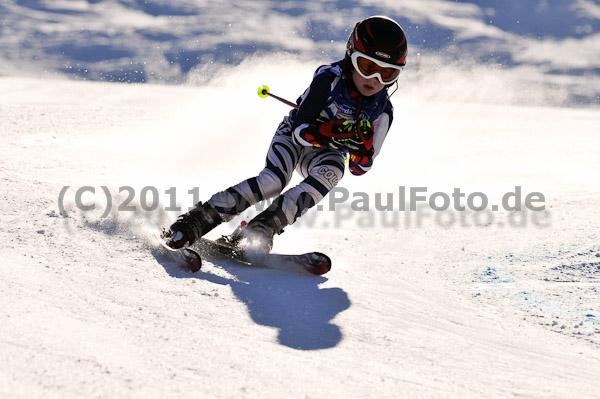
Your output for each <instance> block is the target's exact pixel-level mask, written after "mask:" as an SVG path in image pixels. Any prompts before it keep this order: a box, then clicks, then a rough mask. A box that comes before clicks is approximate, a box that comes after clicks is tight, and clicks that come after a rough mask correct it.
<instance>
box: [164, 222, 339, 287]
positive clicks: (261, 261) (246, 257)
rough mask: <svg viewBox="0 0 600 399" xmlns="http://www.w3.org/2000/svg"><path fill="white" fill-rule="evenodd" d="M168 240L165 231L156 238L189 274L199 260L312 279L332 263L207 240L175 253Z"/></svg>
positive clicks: (315, 255)
mask: <svg viewBox="0 0 600 399" xmlns="http://www.w3.org/2000/svg"><path fill="white" fill-rule="evenodd" d="M169 237H170V232H169V231H168V230H166V229H164V228H163V229H161V231H160V233H158V234H157V238H158V241H159V243H160V244H161V246H162V247H163V248H165V249H166V250H167V252H168V253H169V255H170V256H171V258H172V259H173V261H174V262H176V263H178V264H179V265H181V266H183V267H185V268H186V269H188V270H189V271H191V272H192V273H195V272H197V271H199V270H200V268H201V267H202V258H208V259H211V258H212V259H217V258H220V259H228V260H232V261H235V262H237V263H240V264H244V265H247V266H253V267H263V268H269V269H276V270H286V271H294V272H308V273H311V274H315V275H323V274H325V273H327V272H328V271H329V270H331V259H330V258H329V256H327V255H325V254H323V253H321V252H308V253H305V254H298V255H289V254H274V253H265V252H260V251H252V250H245V249H243V248H239V247H236V246H233V245H230V244H228V243H226V242H220V241H213V240H209V239H207V238H200V239H199V240H198V241H197V242H195V243H194V244H193V245H191V246H189V247H185V248H181V249H174V248H171V247H169V246H168V245H167V241H168V240H169Z"/></svg>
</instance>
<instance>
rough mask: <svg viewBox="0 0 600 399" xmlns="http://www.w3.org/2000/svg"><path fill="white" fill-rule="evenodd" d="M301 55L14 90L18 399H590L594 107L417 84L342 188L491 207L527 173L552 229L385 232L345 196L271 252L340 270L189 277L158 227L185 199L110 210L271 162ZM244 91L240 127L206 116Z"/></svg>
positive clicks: (9, 217)
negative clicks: (171, 77)
mask: <svg viewBox="0 0 600 399" xmlns="http://www.w3.org/2000/svg"><path fill="white" fill-rule="evenodd" d="M288 61H289V60H288V59H287V58H286V57H284V58H282V59H280V60H278V61H277V62H276V63H275V65H274V66H273V67H272V70H269V69H267V70H266V71H265V67H264V65H262V64H261V63H260V61H259V60H255V61H252V60H251V61H248V63H247V64H246V65H245V66H241V67H239V68H237V69H235V68H234V69H233V70H230V71H228V72H226V73H225V74H224V76H222V79H221V83H213V84H212V85H208V86H198V87H184V86H154V85H143V86H142V85H137V86H132V85H116V84H109V83H97V82H95V83H92V82H73V81H62V80H47V79H29V78H14V77H4V78H1V79H0V85H1V86H2V96H1V98H0V100H1V102H0V103H1V104H2V115H3V118H2V141H3V142H2V147H1V148H2V158H1V159H2V165H1V168H2V171H3V172H2V186H3V193H2V196H3V201H2V205H1V206H2V209H1V212H0V218H1V220H2V223H1V226H2V229H1V230H0V234H1V235H2V240H1V242H3V244H2V254H3V256H2V268H1V273H2V278H1V279H0V281H1V282H0V287H1V291H2V296H1V298H2V304H1V305H2V306H1V309H2V310H1V312H2V315H1V316H0V317H2V318H4V320H5V321H4V322H3V325H4V327H3V328H2V330H1V331H0V342H2V344H1V346H0V348H1V349H0V356H1V357H2V364H3V367H2V369H1V370H2V371H1V373H0V381H1V383H0V387H1V394H2V396H5V397H6V396H8V397H32V396H34V397H35V396H50V397H53V396H57V397H58V396H60V397H80V396H97V397H114V396H134V397H146V396H161V397H182V396H183V397H186V396H194V397H197V396H210V397H234V396H235V397H256V396H267V397H276V396H277V397H279V396H284V395H292V396H307V397H324V396H337V397H341V396H344V397H346V396H347V397H365V396H369V397H398V396H412V397H427V396H456V397H464V396H465V395H472V396H507V395H524V396H533V397H540V396H561V397H568V396H570V397H593V396H594V395H595V394H596V393H597V392H598V389H599V388H600V386H599V383H598V379H597V375H598V371H599V370H600V368H599V365H600V358H599V356H598V351H597V349H598V344H599V343H600V341H599V337H600V329H599V327H598V322H597V320H598V317H600V307H599V303H598V292H597V281H598V271H597V264H598V260H597V256H598V254H599V253H600V252H599V248H598V245H597V243H598V234H597V228H596V226H597V224H598V222H599V221H600V217H599V214H598V206H597V205H598V200H599V198H598V181H597V180H595V179H594V178H595V176H597V172H598V171H599V170H600V168H599V164H598V162H599V161H598V158H597V156H595V155H596V150H595V149H596V148H598V144H599V143H598V140H599V138H598V135H597V132H596V129H595V127H596V126H598V120H599V119H600V116H599V115H598V113H597V111H596V110H591V109H560V108H552V107H547V108H543V107H515V106H508V105H497V104H491V105H490V104H485V103H464V102H454V103H453V102H447V101H445V100H433V99H430V98H428V94H427V93H428V90H427V89H424V90H423V92H422V93H421V94H419V90H418V89H412V92H411V93H410V94H401V95H397V97H396V98H395V103H396V108H397V110H398V111H397V112H398V114H399V115H402V117H401V118H399V120H402V123H396V124H395V125H394V128H393V130H392V132H391V133H390V136H389V138H388V142H386V147H387V150H386V151H384V152H382V154H381V156H380V158H379V159H378V165H377V166H378V167H377V168H374V169H373V170H372V171H371V172H369V175H366V176H363V177H360V178H358V177H347V178H346V179H344V180H343V181H342V186H343V187H345V188H346V189H347V190H349V192H351V193H354V192H358V191H364V192H366V193H367V194H368V195H369V196H370V197H371V198H374V195H375V193H377V192H384V193H385V192H394V193H395V192H397V188H398V186H399V185H406V186H409V187H410V186H413V185H415V186H416V185H419V186H427V187H428V188H429V190H430V192H433V191H435V190H446V189H447V188H448V187H453V186H458V187H461V189H462V190H463V191H464V192H472V191H475V188H477V189H479V190H481V191H483V192H485V193H486V194H488V195H489V196H490V197H491V199H492V200H495V199H497V198H498V197H495V196H496V195H497V194H500V193H501V192H503V191H508V190H511V189H512V188H514V187H513V186H514V185H517V184H518V185H523V186H524V190H525V189H526V190H527V191H540V192H543V193H545V194H546V196H547V198H546V204H547V207H548V210H549V213H550V219H549V220H550V222H549V223H543V224H542V226H536V225H532V222H531V220H533V219H527V220H528V221H529V224H527V225H525V226H523V225H522V224H521V225H520V226H522V227H509V226H500V225H499V223H493V224H491V225H478V226H476V225H474V222H473V221H474V220H476V219H473V218H472V216H470V215H469V214H467V216H466V219H465V220H466V221H467V222H468V226H467V227H463V225H461V224H459V223H458V222H457V223H455V224H454V225H451V227H449V228H444V227H442V226H440V225H439V224H438V223H437V222H436V215H434V214H433V213H431V211H430V213H428V212H424V213H423V214H421V217H422V219H419V216H418V215H416V214H413V215H410V217H411V218H412V219H411V220H410V223H404V222H405V221H406V219H404V216H403V217H402V218H400V219H399V220H400V222H401V223H398V224H397V225H395V226H393V227H384V226H383V225H382V224H381V223H380V222H378V220H380V217H381V216H382V215H381V213H376V212H370V213H360V212H358V213H355V214H354V215H353V216H348V215H349V214H344V213H343V212H345V211H344V210H343V208H339V209H338V212H327V209H328V208H327V207H325V211H323V212H319V213H318V214H317V215H316V218H315V215H312V216H311V214H309V215H307V216H306V217H307V218H312V219H311V220H312V221H313V224H314V227H313V228H310V229H309V227H308V226H306V225H302V224H301V223H299V225H298V226H292V227H289V228H288V229H287V231H286V233H285V234H283V235H282V236H280V237H278V239H277V242H276V248H275V249H276V250H279V251H281V252H289V251H295V252H301V251H307V250H320V251H324V252H326V253H328V254H329V255H330V256H331V257H332V259H333V262H334V264H333V269H332V271H331V272H330V273H329V274H327V275H326V276H324V277H313V276H302V275H296V274H291V273H285V272H280V271H272V270H253V269H248V268H244V267H240V266H235V265H233V264H229V263H226V262H225V263H217V264H211V263H209V262H206V263H205V265H204V266H203V269H202V271H201V272H199V273H198V274H195V275H191V274H188V273H186V272H184V271H181V270H179V269H178V268H177V267H176V266H175V265H172V264H171V263H169V260H168V258H167V257H166V255H165V254H164V253H163V252H162V251H161V249H160V248H159V247H158V246H157V245H156V243H155V242H154V241H153V239H152V236H151V234H150V231H151V228H152V226H153V223H154V221H158V222H160V221H162V222H163V223H166V222H168V221H169V220H173V218H174V217H175V215H176V212H171V213H166V212H164V211H161V210H160V209H161V208H159V209H157V210H155V211H152V212H143V211H140V212H138V213H131V212H129V213H128V212H116V211H114V210H113V212H112V213H111V214H110V215H109V217H107V218H101V214H102V213H103V211H104V208H103V207H104V206H105V203H106V199H105V198H103V197H102V190H101V189H100V187H101V186H107V187H109V188H110V190H111V191H112V193H113V195H115V198H114V199H113V201H114V205H115V206H116V205H117V204H118V203H119V202H118V200H117V198H116V194H117V193H118V187H119V186H122V185H129V186H132V187H134V188H135V190H136V193H137V194H136V199H135V200H134V202H133V204H134V205H136V206H137V207H138V209H140V202H139V193H140V190H141V188H143V187H144V186H149V185H153V186H155V187H157V189H158V192H159V193H161V200H162V201H163V203H167V202H168V197H167V196H166V195H165V194H164V191H165V190H166V189H168V188H169V187H171V186H174V187H177V190H178V196H179V198H178V201H180V202H181V206H183V207H185V206H190V205H191V204H192V199H191V198H190V197H189V196H187V190H188V189H190V188H192V187H198V188H199V195H200V197H201V199H204V198H206V197H207V196H208V195H210V193H211V192H213V191H216V190H218V189H221V188H223V185H228V184H230V183H233V182H235V181H237V180H239V179H242V178H244V177H246V175H247V174H248V173H252V170H255V171H258V170H259V169H260V167H261V166H262V158H263V154H264V152H265V149H266V145H267V144H268V141H269V140H270V136H271V134H272V131H273V129H274V127H275V126H276V124H277V122H278V119H279V118H280V117H281V115H282V114H283V113H285V112H287V108H286V107H285V106H284V105H282V104H279V103H277V102H275V101H272V100H269V99H267V100H264V99H260V98H258V96H256V94H255V93H256V90H255V88H254V86H258V83H263V81H264V79H266V77H269V83H270V82H271V79H273V80H272V81H273V82H274V83H276V84H271V88H272V90H273V92H275V90H276V89H278V91H279V92H282V91H284V92H285V91H287V90H288V86H286V85H285V84H279V83H278V79H279V78H278V76H277V70H278V69H279V67H281V66H285V65H287V64H286V63H287V62H288ZM253 63H257V65H253ZM290 68H292V67H291V66H290ZM296 68H297V70H295V71H294V73H295V74H296V75H297V76H310V73H309V70H310V68H309V66H306V67H304V66H303V67H296ZM242 69H244V70H245V71H247V72H241V70H242ZM286 70H288V71H289V68H286ZM263 73H265V75H263ZM407 79H409V77H407ZM242 80H244V81H247V82H248V83H247V86H248V88H246V87H244V86H243V85H242V87H240V81H242ZM253 82H257V84H253ZM294 84H295V83H294ZM235 88H237V91H235V94H236V95H231V93H232V91H234V90H235ZM294 89H295V90H298V88H296V87H295V88H294ZM281 94H282V95H283V94H284V93H281ZM285 94H287V93H285ZM288 97H290V98H291V96H288ZM224 102H227V103H228V104H229V106H230V107H233V109H236V110H238V112H237V114H236V118H235V120H234V121H232V120H230V121H227V120H225V121H223V119H222V117H220V115H218V112H210V113H200V112H199V110H203V109H211V108H209V107H210V104H220V103H224ZM403 110H404V112H403ZM277 115H279V116H277ZM432 115H435V116H436V117H435V118H432V117H431V116H432ZM247 121H252V124H249V123H248V122H247ZM220 122H221V123H220ZM207 126H208V127H210V128H211V129H218V132H219V137H218V138H216V137H214V136H212V135H211V136H207V135H206V134H204V131H205V127H207ZM240 127H243V128H244V133H243V134H245V135H247V136H249V137H252V140H250V139H248V140H238V139H237V138H238V137H239V135H240ZM566 132H569V133H568V136H566V134H567V133H566ZM181 142H185V143H186V144H187V145H186V146H184V147H182V146H181V145H180V143H181ZM222 143H228V145H227V147H226V151H223V150H222V149H223V144H222ZM219 146H220V147H221V148H220V149H219ZM216 149H219V150H216ZM66 185H68V186H71V187H72V188H71V189H70V191H69V192H68V194H67V195H66V199H65V207H66V212H67V217H63V216H62V215H61V214H60V211H59V208H58V203H57V202H58V201H57V198H58V195H59V191H60V190H61V188H62V187H63V186H66ZM83 186H94V187H96V189H97V191H96V195H95V196H90V197H84V203H86V204H90V203H96V204H97V205H98V209H96V210H95V211H92V212H83V211H81V210H78V209H77V207H76V206H75V205H74V204H73V202H72V201H73V197H74V190H75V189H76V188H78V187H83ZM448 192H450V191H448ZM125 194H126V193H122V196H121V197H120V199H121V200H122V199H123V196H124V195H125ZM348 203H349V202H348ZM162 208H163V209H164V206H163V207H162ZM367 215H371V216H370V217H373V220H374V222H373V221H370V220H368V216H367ZM447 215H449V213H448V214H444V217H446V216H447ZM385 216H386V217H389V216H390V215H385ZM505 216H506V215H502V214H499V215H498V216H497V220H504V217H505ZM530 216H531V215H527V217H530ZM342 217H343V219H340V218H342ZM506 217H507V216H506ZM336 218H338V219H337V222H338V225H339V227H338V228H335V227H332V226H335V225H334V223H333V222H335V221H336ZM307 220H309V219H307ZM369 223H371V224H369ZM328 224H329V226H330V227H327V225H328ZM365 225H366V227H365ZM544 226H545V227H544ZM230 227H231V226H225V227H223V228H220V229H219V230H218V231H217V232H215V234H221V233H225V232H227V231H228V229H229V228H230ZM566 277H568V278H566ZM590 315H591V316H590ZM563 326H564V327H563Z"/></svg>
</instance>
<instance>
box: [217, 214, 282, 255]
mask: <svg viewBox="0 0 600 399" xmlns="http://www.w3.org/2000/svg"><path fill="white" fill-rule="evenodd" d="M287 225H288V223H287V218H286V216H285V214H284V213H283V211H282V210H281V209H279V208H275V209H270V208H269V209H267V210H265V211H264V212H262V213H260V214H259V215H258V216H256V217H255V218H254V219H252V220H251V221H250V222H249V223H246V222H242V223H241V224H240V226H239V227H238V228H237V229H236V230H235V231H234V232H233V233H232V234H231V235H228V236H223V237H221V238H220V239H219V240H217V241H219V242H221V243H225V244H227V245H230V246H233V247H239V248H242V249H243V250H251V251H256V252H262V253H269V252H271V249H273V237H274V236H275V234H281V233H283V228H284V227H285V226H287Z"/></svg>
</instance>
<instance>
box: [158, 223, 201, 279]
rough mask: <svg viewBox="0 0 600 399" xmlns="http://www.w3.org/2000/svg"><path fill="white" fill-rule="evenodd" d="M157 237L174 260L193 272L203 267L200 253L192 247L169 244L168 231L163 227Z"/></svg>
mask: <svg viewBox="0 0 600 399" xmlns="http://www.w3.org/2000/svg"><path fill="white" fill-rule="evenodd" d="M156 237H157V239H158V242H159V243H160V245H161V246H162V247H163V248H165V249H166V250H167V253H168V254H169V255H170V257H171V259H173V261H174V262H175V263H177V264H179V265H181V266H183V267H185V268H186V269H188V270H189V271H191V272H192V273H195V272H197V271H198V270H200V268H201V267H202V258H201V257H200V255H199V254H198V253H197V252H196V251H194V250H193V249H192V248H189V247H186V248H181V249H174V248H171V247H169V246H168V245H167V240H168V237H169V235H168V233H167V231H166V230H165V229H162V230H161V232H160V233H159V234H157V236H156Z"/></svg>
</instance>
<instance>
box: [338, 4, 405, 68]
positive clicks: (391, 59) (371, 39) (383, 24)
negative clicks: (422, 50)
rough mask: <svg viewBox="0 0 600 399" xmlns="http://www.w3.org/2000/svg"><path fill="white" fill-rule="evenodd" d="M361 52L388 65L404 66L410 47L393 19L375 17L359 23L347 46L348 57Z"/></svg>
mask: <svg viewBox="0 0 600 399" xmlns="http://www.w3.org/2000/svg"><path fill="white" fill-rule="evenodd" d="M355 51H359V52H361V53H363V54H366V55H368V56H369V57H373V58H375V59H378V60H380V61H383V62H387V63H388V64H394V65H400V66H404V65H405V64H406V55H407V53H408V45H407V42H406V34H405V33H404V30H403V29H402V27H401V26H400V25H399V24H398V23H397V22H396V21H394V20H393V19H391V18H388V17H384V16H374V17H369V18H367V19H363V20H362V21H360V22H358V23H357V24H356V25H355V26H354V29H353V30H352V33H350V36H349V37H348V43H347V44H346V56H347V57H350V56H351V55H352V53H354V52H355Z"/></svg>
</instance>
